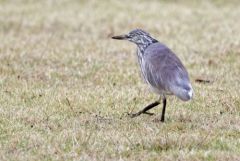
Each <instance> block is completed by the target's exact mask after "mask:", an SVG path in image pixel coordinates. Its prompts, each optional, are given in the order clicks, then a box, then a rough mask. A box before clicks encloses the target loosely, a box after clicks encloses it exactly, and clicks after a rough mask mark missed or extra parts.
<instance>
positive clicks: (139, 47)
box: [137, 38, 158, 54]
mask: <svg viewBox="0 0 240 161" xmlns="http://www.w3.org/2000/svg"><path fill="white" fill-rule="evenodd" d="M156 42H158V41H157V40H156V39H153V38H152V39H151V40H149V41H145V42H144V43H140V44H137V46H138V50H139V51H140V52H141V53H142V54H143V53H144V51H145V50H146V49H147V47H148V46H150V45H151V44H154V43H156Z"/></svg>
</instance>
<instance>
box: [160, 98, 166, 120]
mask: <svg viewBox="0 0 240 161" xmlns="http://www.w3.org/2000/svg"><path fill="white" fill-rule="evenodd" d="M166 105H167V99H166V97H163V109H162V116H161V121H162V122H164V116H165V110H166Z"/></svg>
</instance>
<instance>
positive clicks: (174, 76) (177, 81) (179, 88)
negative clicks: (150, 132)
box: [112, 29, 193, 122]
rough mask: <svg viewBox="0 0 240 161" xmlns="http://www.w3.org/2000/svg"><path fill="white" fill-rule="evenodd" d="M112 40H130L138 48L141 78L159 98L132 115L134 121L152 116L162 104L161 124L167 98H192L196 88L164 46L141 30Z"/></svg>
mask: <svg viewBox="0 0 240 161" xmlns="http://www.w3.org/2000/svg"><path fill="white" fill-rule="evenodd" d="M112 39H117V40H128V41H130V42H133V43H135V44H136V45H137V58H138V63H139V66H140V69H141V75H142V77H143V79H144V80H145V82H146V83H147V84H148V85H149V86H150V88H151V89H152V91H153V92H154V93H156V94H158V95H159V99H158V100H157V101H155V102H153V103H151V104H149V105H148V106H146V107H145V108H143V109H142V110H140V111H139V112H137V113H131V114H130V116H131V117H132V118H134V117H137V116H139V115H141V114H148V115H153V113H150V112H148V111H149V110H150V109H152V108H153V107H156V106H157V105H159V104H160V103H161V100H162V103H163V107H162V114H161V119H160V121H161V122H164V120H165V111H166V105H167V98H166V97H167V95H175V96H176V97H178V98H179V99H181V100H183V101H189V100H191V99H192V97H193V88H192V85H191V83H190V79H189V75H188V72H187V70H186V68H185V67H184V65H183V63H182V62H181V60H180V59H179V58H178V57H177V56H176V54H175V53H174V52H173V51H172V50H171V49H170V48H168V47H167V46H166V45H164V44H163V43H161V42H159V41H158V40H156V39H155V38H153V37H152V36H151V35H150V34H149V33H147V32H146V31H144V30H142V29H134V30H132V31H130V32H129V33H128V34H125V35H119V36H113V37H112Z"/></svg>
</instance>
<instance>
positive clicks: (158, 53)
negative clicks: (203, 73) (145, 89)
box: [139, 43, 193, 101]
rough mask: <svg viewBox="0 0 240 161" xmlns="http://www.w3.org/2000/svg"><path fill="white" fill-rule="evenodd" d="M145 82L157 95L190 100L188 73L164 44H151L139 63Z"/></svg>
mask: <svg viewBox="0 0 240 161" xmlns="http://www.w3.org/2000/svg"><path fill="white" fill-rule="evenodd" d="M139 62H140V65H141V68H142V74H143V77H144V79H145V81H146V82H147V83H148V84H150V85H151V87H152V88H154V89H155V91H158V93H159V94H174V95H176V96H177V97H179V98H180V99H182V100H184V101H187V100H189V99H191V97H192V94H193V91H192V87H191V84H190V81H189V77H188V73H187V71H186V69H185V67H184V66H183V64H182V63H181V61H180V59H179V58H178V57H177V56H176V55H175V54H174V53H173V52H172V51H171V50H170V49H169V48H168V47H166V46H165V45H164V44H161V43H153V44H151V45H150V46H148V47H147V48H146V50H145V51H144V53H143V56H142V60H140V61H139Z"/></svg>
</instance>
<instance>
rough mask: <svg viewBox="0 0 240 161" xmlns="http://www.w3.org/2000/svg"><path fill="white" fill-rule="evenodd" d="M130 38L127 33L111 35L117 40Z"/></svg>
mask: <svg viewBox="0 0 240 161" xmlns="http://www.w3.org/2000/svg"><path fill="white" fill-rule="evenodd" d="M128 38H130V37H129V36H128V35H119V36H113V37H112V39H117V40H126V39H128Z"/></svg>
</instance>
